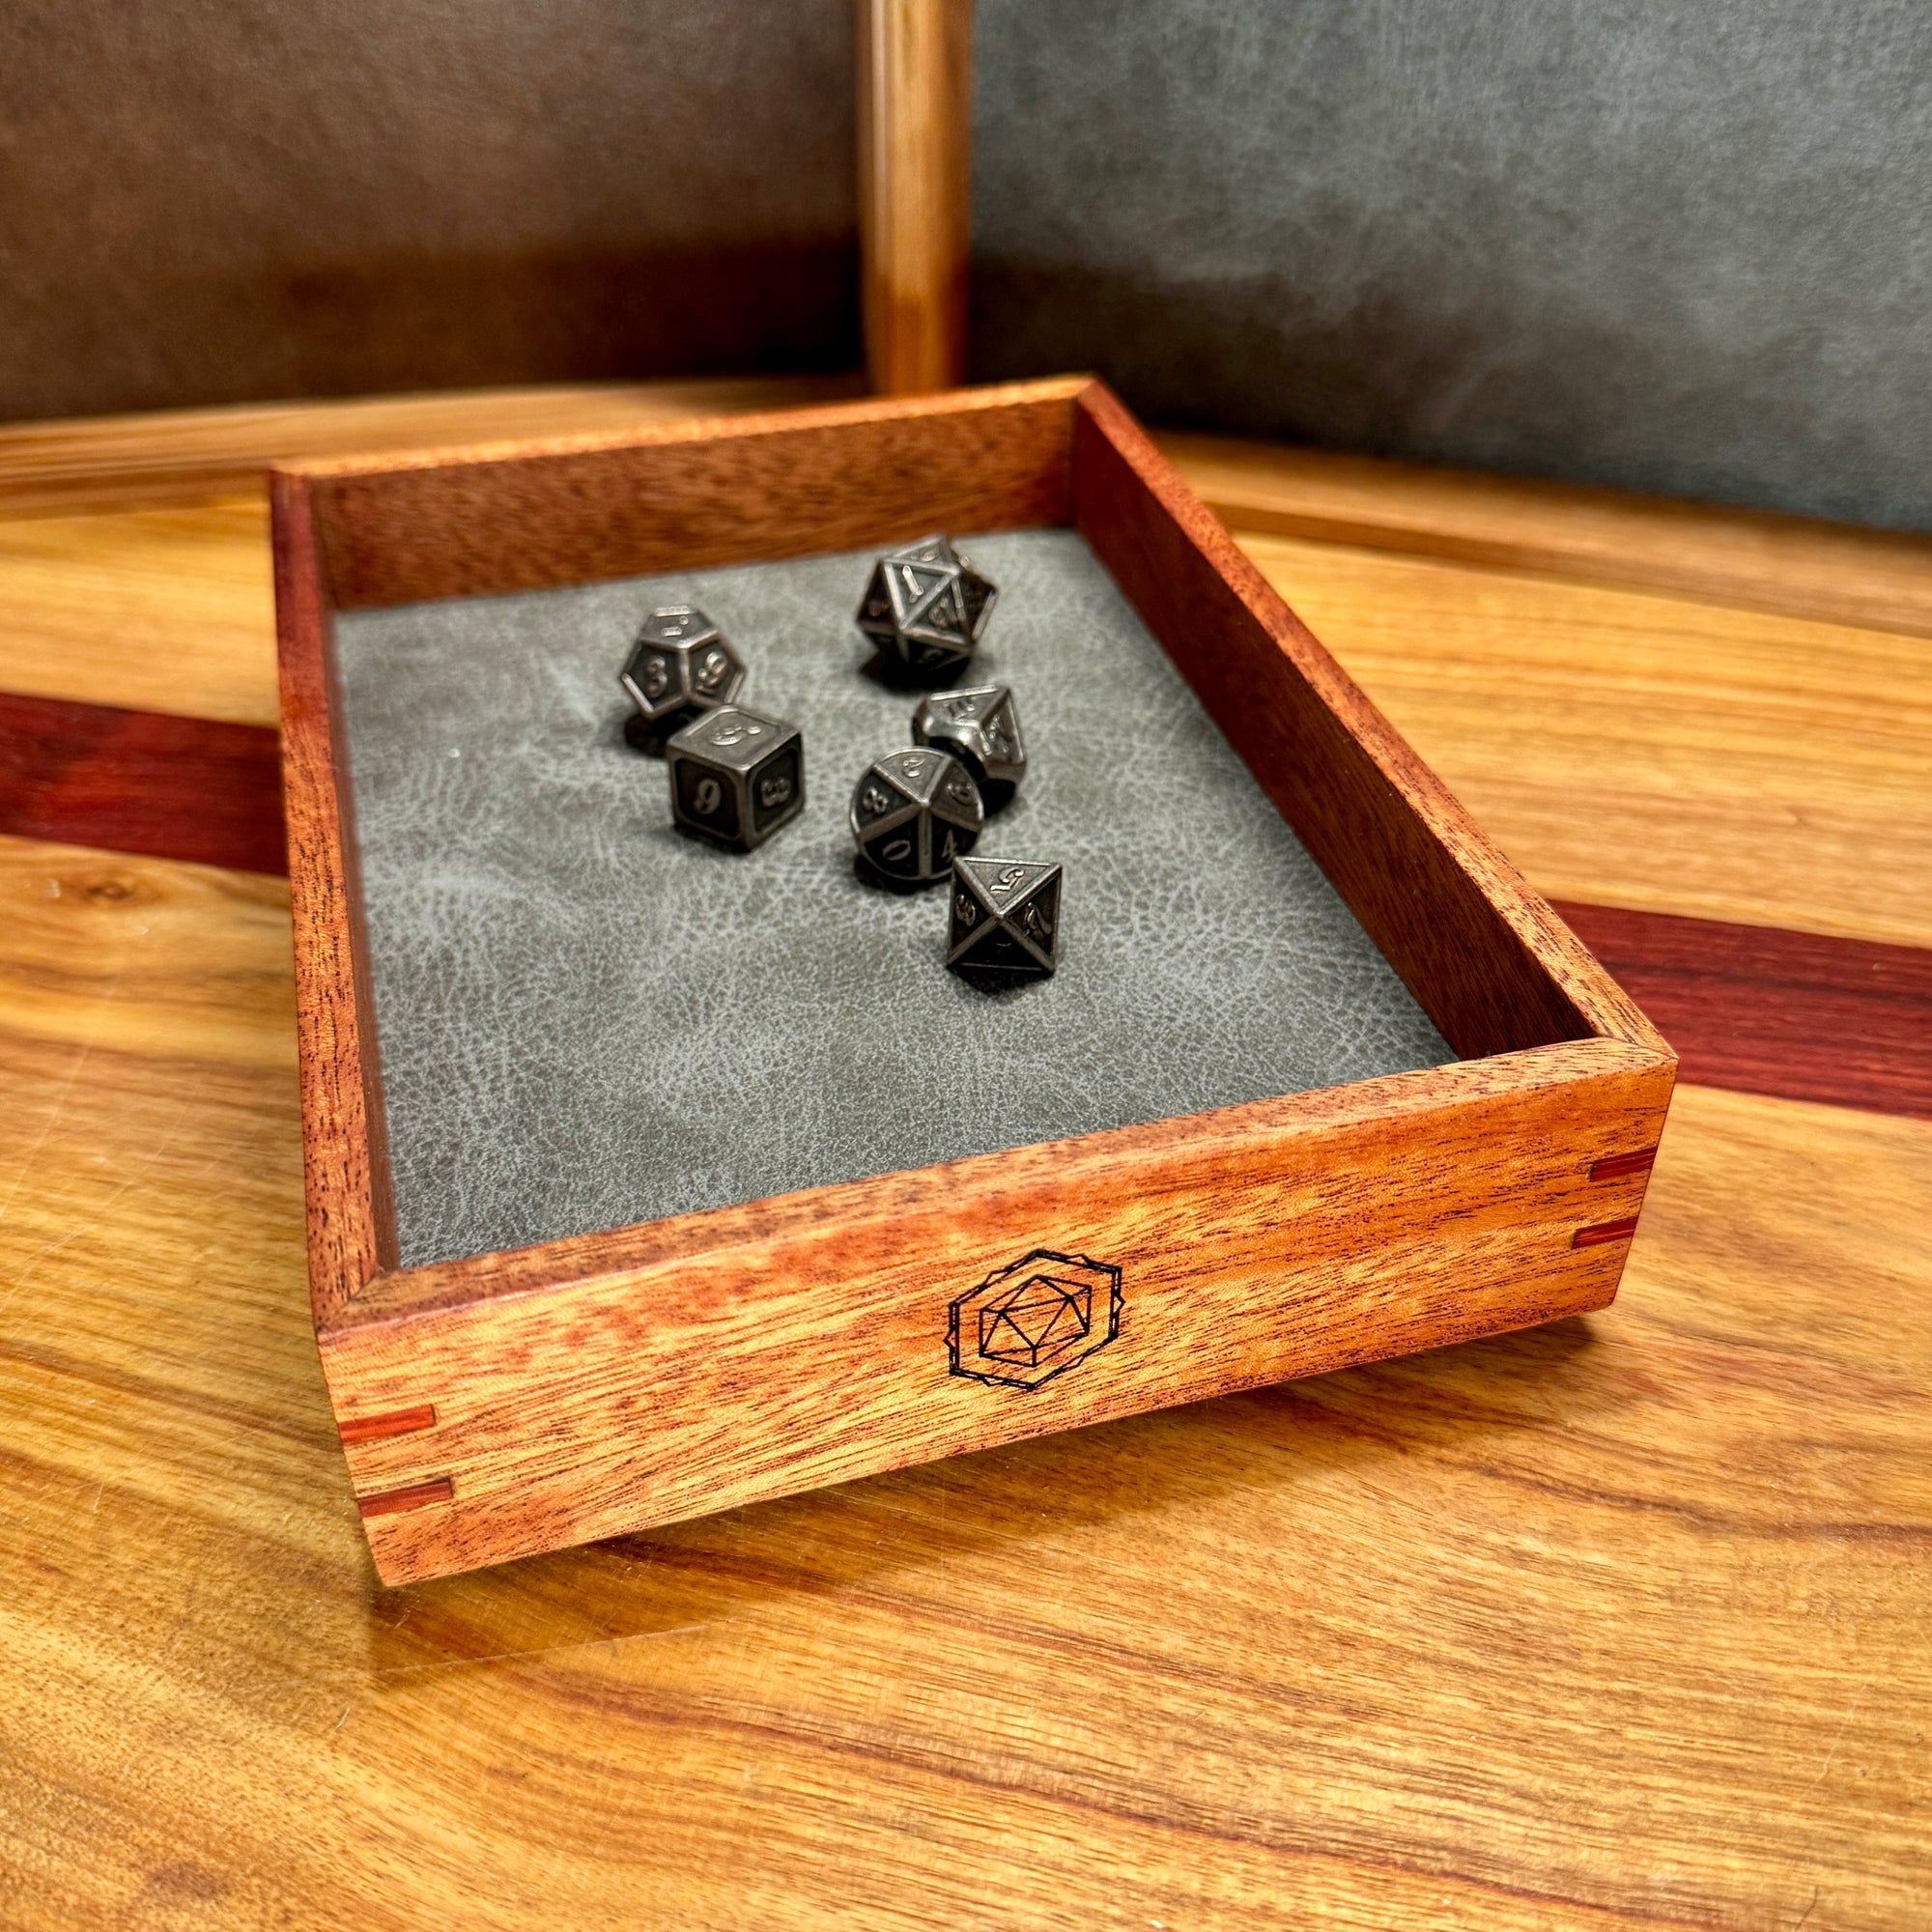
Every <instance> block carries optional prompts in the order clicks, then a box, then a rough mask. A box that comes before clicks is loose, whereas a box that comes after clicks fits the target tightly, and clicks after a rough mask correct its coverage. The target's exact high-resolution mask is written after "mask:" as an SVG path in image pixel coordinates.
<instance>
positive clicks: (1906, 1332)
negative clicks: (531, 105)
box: [0, 384, 1932, 1932]
mask: <svg viewBox="0 0 1932 1932" xmlns="http://www.w3.org/2000/svg"><path fill="white" fill-rule="evenodd" d="M796 393H799V390H798V388H797V386H796V385H785V384H740V385H734V386H732V387H730V388H728V389H717V388H714V389H709V390H706V389H701V388H700V389H694V388H693V387H692V386H691V385H686V386H684V387H682V388H679V389H675V390H668V391H645V390H639V389H637V388H635V387H616V386H612V387H609V388H601V389H600V388H588V389H574V390H569V391H556V392H547V393H542V394H533V393H530V392H524V393H521V394H517V395H510V396H502V395H499V396H496V397H491V396H480V397H470V398H440V399H414V400H412V401H409V402H404V403H384V404H372V405H355V406H321V407H317V408H313V409H304V410H279V411H246V412H225V413H224V412H199V413H197V414H195V415H192V416H181V417H171V418H153V419H148V420H146V421H133V420H130V421H128V422H123V423H118V424H100V423H96V424H82V425H75V426H69V427H67V428H65V429H63V428H60V427H52V428H46V427H43V428H40V429H35V430H30V431H7V432H0V906H3V907H4V911H0V1069H3V1070H0V1389H4V1398H0V1632H4V1636H0V1740H3V1741H4V1744H0V1923H4V1924H5V1925H6V1926H8V1927H10V1928H13V1927H18V1928H22V1932H40V1928H61V1932H71V1928H74V1927H92V1926H121V1925H127V1926H135V1927H149V1926H168V1925H176V1924H182V1925H189V1924H192V1925H196V1926H211V1927H223V1928H227V1927H234V1928H244V1927H245V1928H254V1927H269V1926H277V1927H297V1928H307V1927H337V1926H340V1927H345V1928H348V1927H354V1928H357V1932H375V1929H376V1928H390V1927H393V1928H412V1929H413V1928H427V1927H438V1928H441V1927H446V1926H459V1925H460V1926H466V1927H472V1926H473V1927H500V1928H522V1927H545V1928H567V1929H568V1932H590V1928H601V1927H607V1926H609V1927H617V1926H623V1927H633V1926H649V1927H652V1928H680V1929H681V1928H686V1927H693V1928H696V1927H718V1928H729V1932H741V1929H742V1928H746V1927H753V1926H765V1925H773V1926H785V1927H792V1926H819V1925H823V1926H828V1927H832V1926H837V1927H854V1926H864V1927H873V1926H877V1927H925V1926H931V1925H962V1926H974V1927H978V1926H1028V1927H1033V1926H1039V1927H1057V1926H1065V1927H1083V1928H1084V1927H1093V1926H1120V1927H1136V1928H1139V1927H1153V1928H1171V1929H1172V1932H1181V1928H1195V1927H1207V1926H1238V1927H1242V1928H1266V1927H1276V1926H1278V1927H1281V1928H1283V1932H1289V1928H1294V1932H1304V1928H1310V1927H1316V1926H1322V1927H1346V1928H1351V1929H1352V1928H1381V1927H1397V1926H1399V1927H1404V1928H1406V1927H1416V1926H1426V1927H1467V1928H1481V1932H1496V1928H1503V1932H1513V1929H1514V1928H1532V1927H1534V1928H1544V1927H1564V1928H1568V1927H1578V1928H1581V1927H1590V1928H1616V1927H1636V1926H1646V1927H1651V1926H1663V1925H1671V1926H1714V1927H1715V1926H1723V1927H1752V1928H1755V1927H1766V1928H1770V1927H1796V1926H1801V1925H1802V1926H1804V1927H1807V1928H1809V1932H1824V1928H1864V1927H1880V1926H1884V1927H1923V1926H1925V1925H1927V1924H1932V1614H1928V1613H1929V1612H1932V1397H1928V1387H1929V1386H1932V1236H1928V1233H1927V1231H1928V1229H1932V971H1928V962H1932V644H1928V642H1927V639H1928V637H1932V544H1928V543H1921V542H1918V541H1917V540H1910V539H1895V538H1881V537H1876V536H1872V535H1870V534H1869V533H1859V532H1845V531H1834V530H1829V529H1824V528H1821V527H1818V526H1804V525H1800V524H1796V523H1792V522H1789V521H1787V520H1778V519H1763V518H1752V517H1749V516H1747V515H1745V514H1743V513H1736V512H1727V511H1711V510H1696V509H1691V508H1690V507H1688V506H1675V505H1665V504H1647V503H1644V502H1641V501H1639V500H1637V499H1631V498H1612V497H1607V496H1605V495H1601V494H1599V493H1584V492H1564V491H1557V490H1547V489H1540V488H1538V487H1536V486H1528V485H1522V484H1511V483H1504V482H1501V481H1498V480H1496V479H1481V478H1457V477H1454V476H1451V475H1444V474H1440V473H1436V472H1424V471H1413V470H1405V469H1399V468H1396V467H1393V466H1376V465H1369V464H1364V463H1362V462H1359V461H1356V460H1351V459H1338V458H1322V457H1314V456H1307V455H1300V454H1293V453H1290V452H1265V451H1255V450H1247V449H1242V448H1240V447H1239V446H1235V445H1226V444H1214V443H1208V442H1205V441H1202V440H1198V439H1189V440H1176V453H1177V454H1178V455H1179V457H1180V458H1181V459H1182V460H1183V462H1184V463H1185V465H1186V466H1187V467H1188V468H1189V469H1190V470H1191V471H1192V473H1193V474H1194V475H1195V476H1196V477H1197V479H1198V480H1199V481H1200V483H1201V484H1202V486H1203V487H1204V490H1205V491H1206V493H1207V494H1208V496H1209V497H1210V499H1212V500H1213V501H1215V502H1216V504H1217V506H1218V507H1220V508H1221V509H1222V511H1223V513H1224V515H1225V516H1227V517H1228V519H1229V521H1230V522H1231V523H1233V524H1234V525H1235V526H1236V528H1237V531H1238V532H1239V533H1240V534H1241V536H1242V540H1243V542H1244V543H1245V544H1246V545H1247V547H1248V548H1249V549H1250V550H1251V552H1252V554H1254V555H1255V557H1256V558H1257V560H1258V561H1259V562H1260V563H1261V565H1262V566H1263V568H1264V570H1265V571H1266V572H1267V574H1268V575H1269V576H1270V577H1271V578H1272V579H1273V581H1274V582H1276V583H1277V584H1278V585H1279V586H1280V587H1281V589H1282V590H1283V591H1284V593H1285V594H1286V595H1287V597H1288V598H1289V601H1290V602H1291V603H1293V605H1295V606H1296V607H1297V609H1298V610H1299V611H1301V612H1302V614H1303V615H1304V616H1305V617H1306V618H1308V620H1309V621H1310V622H1311V624H1312V625H1313V627H1314V629H1315V630H1316V632H1317V633H1318V634H1319V635H1320V636H1321V637H1322V638H1323V639H1325V640H1326V641H1327V642H1328V643H1329V644H1330V646H1331V647H1332V648H1334V649H1335V651H1336V652H1337V654H1338V655H1339V656H1340V657H1341V658H1342V660H1343V661H1344V663H1345V664H1346V665H1347V666H1348V667H1349V668H1350V670H1351V671H1352V672H1353V673H1354V674H1355V675H1356V676H1357V677H1358V678H1359V679H1360V680H1361V682H1362V683H1363V684H1364V685H1365V686H1366V687H1367V688H1368V690H1369V692H1370V693H1371V695H1372V696H1375V697H1376V698H1377V699H1378V701H1379V702H1380V703H1381V704H1382V705H1383V706H1384V708H1385V709H1387V710H1388V711H1389V712H1390V714H1391V715H1392V716H1393V718H1394V719H1395V721H1396V723H1397V724H1398V725H1400V726H1401V727H1402V728H1403V729H1404V730H1405V731H1406V732H1407V733H1408V734H1409V735H1410V737H1411V738H1412V739H1413V741H1414V742H1415V744H1416V745H1417V747H1418V748H1419V749H1420V750H1421V752H1422V753H1424V755H1425V756H1427V757H1428V758H1430V759H1431V760H1432V761H1433V762H1434V763H1435V765H1436V767H1437V769H1438V770H1439V771H1441V773H1442V774H1443V775H1444V777H1445V778H1446V779H1447V780H1448V781H1449V782H1450V783H1451V785H1452V786H1453V787H1454V788H1455V789H1456V790H1457V791H1459V792H1460V793H1461V794H1462V795H1463V798H1464V800H1465V801H1466V802H1467V803H1468V804H1469V805H1470V806H1471V807H1472V808H1473V809H1474V810H1475V811H1476V813H1477V815H1478V816H1479V817H1481V818H1482V819H1483V820H1484V821H1485V823H1486V824H1487V825H1488V826H1489V827H1490V829H1491V830H1492V832H1494V833H1495V834H1496V835H1497V836H1498V838H1500V840H1501V842H1502V843H1503V845H1504V846H1505V848H1506V849H1508V850H1509V852H1510V853H1511V854H1512V856H1513V857H1515V858H1516V859H1517V861H1518V862H1519V863H1520V865H1522V867H1524V869H1525V870H1526V871H1527V872H1528V874H1529V876H1530V878H1531V880H1532V881H1533V882H1534V883H1535V884H1537V885H1538V886H1539V887H1541V888H1542V889H1543V890H1544V891H1545V892H1546V893H1548V894H1549V895H1552V896H1553V897H1556V898H1557V899H1559V900H1560V901H1562V902H1564V904H1565V908H1566V910H1567V911H1568V912H1569V914H1570V916H1571V917H1572V918H1573V920H1574V921H1575V923H1577V926H1578V928H1579V930H1581V931H1582V932H1583V933H1584V935H1585V937H1586V938H1588V939H1589V940H1590V941H1591V943H1592V944H1593V945H1595V946H1597V947H1598V949H1599V951H1600V952H1602V953H1603V955H1604V956H1605V959H1606V960H1607V961H1608V962H1609V963H1610V965H1611V966H1612V968H1613V970H1615V971H1617V972H1618V973H1619V975H1620V976H1621V977H1623V978H1624V979H1625V980H1626V983H1628V984H1629V985H1630V986H1631V987H1632V989H1633V990H1634V991H1635V992H1636V993H1637V995H1638V997H1639V999H1640V1000H1642V1001H1644V1003H1645V1004H1646V1006H1647V1007H1648V1009H1650V1011H1651V1012H1652V1015H1653V1017H1655V1018H1656V1019H1658V1021H1659V1023H1660V1024H1661V1025H1662V1027H1663V1030H1664V1032H1665V1033H1666V1034H1667V1035H1669V1036H1670V1037H1672V1039H1673V1041H1674V1043H1675V1044H1677V1045H1678V1047H1679V1049H1680V1051H1681V1052H1682V1053H1683V1054H1684V1059H1685V1071H1686V1076H1687V1084H1686V1085H1684V1086H1682V1087H1680V1089H1679V1093H1678V1097H1677V1100H1676V1103H1675V1105H1674V1108H1673V1112H1672V1116H1671V1124H1670V1127H1669V1129H1668V1131H1667V1133H1666V1135H1665V1138H1664V1142H1663V1147H1662V1154H1661V1156H1660V1159H1659V1163H1658V1168H1657V1173H1656V1177H1655V1180H1654V1184H1653V1186H1652V1190H1651V1194H1650V1200H1649V1205H1648V1208H1647V1211H1646V1214H1645V1217H1644V1221H1643V1226H1642V1230H1641V1233H1640V1235H1639V1236H1638V1238H1637V1240H1636V1242H1635V1244H1634V1249H1633V1252H1632V1255H1631V1260H1630V1265H1629V1270H1628V1272H1627V1274H1626V1276H1625V1282H1624V1288H1623V1293H1622V1294H1621V1296H1620V1298H1619V1300H1618V1301H1617V1303H1616V1305H1615V1306H1614V1307H1613V1308H1612V1309H1610V1310H1608V1311H1607V1312H1605V1314H1603V1315H1601V1316H1596V1317H1592V1318H1589V1319H1588V1320H1581V1321H1566V1322H1559V1323H1557V1324H1555V1325H1553V1326H1551V1327H1548V1328H1544V1329H1540V1330H1536V1331H1532V1332H1530V1333H1527V1334H1522V1335H1516V1336H1509V1337H1505V1338H1502V1339H1499V1340H1493V1341H1489V1342H1482V1343H1477V1344H1473V1345H1470V1346H1467V1347H1464V1348H1459V1349H1452V1350H1443V1351H1441V1352H1439V1353H1435V1354H1431V1355H1426V1356H1421V1357H1416V1358H1412V1359H1409V1360H1406V1361H1401V1362H1394V1363H1389V1364H1385V1365H1383V1366H1380V1367H1376V1368H1370V1369H1362V1370H1357V1371H1353V1372H1350V1373H1348V1374H1345V1375H1338V1376H1333V1377H1329V1378H1323V1379H1321V1380H1317V1381H1310V1382H1303V1383H1300V1384H1296V1385H1293V1386H1289V1387H1284V1388H1279V1389H1274V1390H1269V1391H1266V1392H1264V1393H1261V1394H1255V1395H1248V1396H1241V1397H1236V1398H1230V1399H1227V1400H1224V1401H1221V1402H1216V1403H1211V1404H1205V1405H1199V1406H1192V1407H1188V1408H1183V1409H1179V1410H1175V1411H1171V1412H1169V1413H1166V1414H1162V1415H1154V1416H1148V1417H1144V1418H1141V1419H1139V1420H1136V1421H1132V1422H1126V1423H1120V1424H1115V1425H1110V1426H1108V1427H1105V1428H1099V1429H1094V1430H1090V1431H1086V1432H1083V1433H1080V1434H1076V1435H1069V1436H1062V1437H1058V1438H1053V1439H1048V1440H1043V1441H1037V1442H1032V1443H1027V1444H1024V1445H1021V1446H1019V1447H1016V1448H1011V1449H1007V1450H1002V1451H997V1452H994V1453H990V1454H986V1455H982V1456H977V1457H970V1458H966V1459H963V1460H960V1461H956V1462H952V1463H941V1464H937V1465H933V1466H930V1467H926V1468H922V1469H914V1470H910V1471H906V1472H902V1473H900V1474H896V1475H892V1476H886V1477H881V1478H878V1479H875V1480H872V1481H869V1482H865V1483H859V1484H854V1485H851V1486H849V1487H846V1488H843V1489H838V1490H833V1491H830V1492H822V1493H820V1494H817V1495H812V1496H808V1497H803V1498H798V1499H794V1500H791V1501H786V1502H781V1503H775V1504H768V1505H765V1506H762V1507H759V1508H756V1509H751V1510H746V1511H741V1512H738V1513H735V1514H732V1515H728V1516H723V1517H717V1518H713V1519H710V1520H704V1521H700V1522H696V1523H691V1524H687V1525H684V1526H682V1527H679V1528H675V1529H671V1530H668V1531H664V1532H660V1533H654V1534H652V1535H648V1536H639V1537H635V1538H630V1539H626V1540H624V1541H620V1542H617V1543H612V1544H607V1545H602V1546H598V1547H595V1548H586V1549H582V1550H578V1551H574V1552H569V1553H566V1554H563V1555H558V1556H552V1557H546V1558H542V1559H538V1560H534V1561H531V1562H527V1563H522V1564H516V1565H512V1566H509V1567H506V1568H503V1569H499V1570H495V1571H490V1572H484V1573H479V1574H476V1575H471V1576H469V1577H457V1578H454V1579H449V1580H446V1581H442V1582H437V1583H430V1584H425V1585H419V1586H415V1587H412V1588H409V1589H404V1590H394V1591H389V1590H384V1589H382V1588H381V1587H380V1586H378V1584H377V1583H376V1581H375V1579H374V1577H373V1574H372V1572H371V1570H370V1567H369V1562H368V1558H367V1555H366V1553H365V1550H364V1547H363V1543H362V1539H361V1534H360V1531H359V1528H358V1526H357V1521H356V1517H355V1508H354V1506H353V1504H352V1501H351V1498H350V1492H349V1485H348V1482H347V1479H346V1477H345V1474H344V1471H343V1467H342V1463H341V1459H340V1454H339V1451H338V1450H337V1448H336V1446H335V1442H334V1434H333V1428H332V1425H331V1419H330V1416H329V1412H328V1408H327V1402H326V1400H325V1397H324V1393H323V1387H322V1380H321V1377H320V1373H319V1371H318V1369H317V1365H316V1360H315V1350H314V1345H313V1341H312V1339H311V1336H310V1332H309V1326H308V1319H307V1312H306V1307H305V1285H304V1277H303V1244H302V1228H301V1185H300V1174H299V1150H298V1131H297V1110H296V1093H295V1037H294V1023H293V1010H292V994H291V984H290V966H289V930H288V909H287V894H286V890H285V887H284V885H283V882H282V881H281V879H280V878H279V877H277V876H275V874H274V870H273V867H274V864H275V860H274V836H275V817H274V812H275V805H274V797H273V792H272V781H273V778H272V775H273V762H272V753H273V744H272V739H271V737H270V735H269V734H270V730H271V728H272V725H273V723H274V685H273V669H272V661H271V620H270V590H269V578H268V557H267V548H266V540H265V519H264V514H263V510H262V506H261V502H260V499H259V497H258V495H257V494H256V493H255V492H254V490H253V489H252V488H250V487H249V486H248V484H247V478H248V476H249V475H250V473H251V472H252V469H253V468H254V467H255V466H257V465H259V463H260V462H261V461H262V460H263V459H264V458H266V457H268V456H270V455H274V454H278V453H300V452H302V451H307V450H314V449H326V448H332V447H342V446H345V445H350V444H354V443H356V442H361V443H368V444H384V443H387V444H389V445H394V444H397V443H400V442H408V441H415V442H420V441H423V440H429V439H430V438H432V437H434V438H435V439H437V440H455V439H459V438H461V439H469V438H473V437H478V436H489V435H495V434H498V433H516V434H526V433H527V432H528V431H529V429H530V427H531V426H532V424H539V425H540V424H543V423H546V422H554V423H555V424H557V425H559V426H561V427H569V428H576V427H583V426H586V425H588V426H601V425H602V424H604V423H607V422H621V421H626V420H636V419H638V418H639V416H641V415H649V414H652V413H656V414H664V413H667V412H674V411H678V410H684V411H689V410H692V409H694V408H703V407H748V406H755V405H757V404H759V403H761V402H766V401H771V400H775V399H777V400H782V399H784V398H785V397H788V396H790V395H793V394H796ZM102 706H106V707H113V709H112V710H110V711H101V710H99V709H95V708H93V707H102ZM214 727H227V728H225V729H223V728H214ZM209 861H222V862H225V863H208V862H209Z"/></svg>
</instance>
